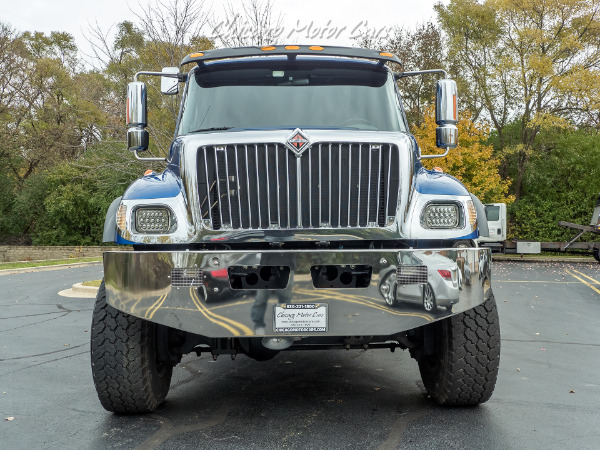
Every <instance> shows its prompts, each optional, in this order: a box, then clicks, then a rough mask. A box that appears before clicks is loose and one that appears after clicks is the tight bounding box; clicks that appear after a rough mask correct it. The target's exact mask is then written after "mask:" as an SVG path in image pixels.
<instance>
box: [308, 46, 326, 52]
mask: <svg viewBox="0 0 600 450" xmlns="http://www.w3.org/2000/svg"><path fill="white" fill-rule="evenodd" d="M308 49H309V50H315V51H320V50H323V47H321V46H320V45H311V46H310V47H308Z"/></svg>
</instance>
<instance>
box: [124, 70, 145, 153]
mask: <svg viewBox="0 0 600 450" xmlns="http://www.w3.org/2000/svg"><path fill="white" fill-rule="evenodd" d="M146 108H147V101H146V85H145V84H144V83H142V82H141V81H133V82H131V83H129V84H128V85H127V110H126V112H125V121H126V122H127V126H128V127H129V129H128V130H127V148H128V149H129V150H131V151H136V150H137V151H144V150H148V140H149V139H148V131H147V130H145V128H146V125H147V124H148V122H147V119H146V118H147V114H146Z"/></svg>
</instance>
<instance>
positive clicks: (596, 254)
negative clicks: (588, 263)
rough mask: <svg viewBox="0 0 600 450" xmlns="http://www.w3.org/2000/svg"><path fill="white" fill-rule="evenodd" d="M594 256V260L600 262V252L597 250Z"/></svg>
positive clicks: (593, 252)
mask: <svg viewBox="0 0 600 450" xmlns="http://www.w3.org/2000/svg"><path fill="white" fill-rule="evenodd" d="M592 255H593V256H594V259H595V260H596V261H598V262H600V250H598V249H597V248H595V249H594V250H592Z"/></svg>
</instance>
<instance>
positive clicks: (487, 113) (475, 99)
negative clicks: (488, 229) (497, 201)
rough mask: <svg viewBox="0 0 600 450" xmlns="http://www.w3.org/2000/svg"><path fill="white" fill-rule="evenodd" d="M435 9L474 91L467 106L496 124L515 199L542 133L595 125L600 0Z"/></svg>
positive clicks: (530, 0)
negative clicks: (513, 132) (512, 129)
mask: <svg viewBox="0 0 600 450" xmlns="http://www.w3.org/2000/svg"><path fill="white" fill-rule="evenodd" d="M436 10H437V13H438V18H439V22H440V26H441V27H442V29H443V30H444V32H445V34H446V35H447V37H448V39H447V40H448V45H449V48H448V55H449V58H450V59H451V60H453V61H456V64H455V67H457V68H459V69H460V76H461V77H462V78H463V79H464V80H466V82H468V83H469V85H471V86H472V87H473V89H474V91H475V95H473V96H468V97H467V100H469V102H470V103H471V104H470V105H468V108H469V109H470V110H471V111H474V112H475V119H478V118H479V116H480V114H481V115H482V116H483V117H485V118H487V119H489V120H490V122H491V123H492V124H493V126H494V128H495V130H496V133H497V136H498V140H499V144H500V145H499V146H500V149H501V150H502V151H506V152H507V153H508V158H507V159H506V160H510V161H512V162H513V163H514V173H515V177H514V193H515V196H516V198H517V199H519V198H520V196H521V194H522V185H523V177H524V175H525V171H526V168H527V164H528V162H529V161H530V159H531V158H532V157H534V156H535V155H536V154H537V152H538V150H539V149H538V148H537V147H536V146H535V139H536V136H537V135H538V134H539V133H540V132H542V131H544V132H547V131H548V130H550V129H552V128H555V127H556V126H564V125H565V124H566V123H569V122H570V123H575V124H579V125H581V126H597V125H599V123H598V110H599V104H598V95H597V86H598V85H599V83H600V72H599V69H600V39H599V38H600V22H599V20H598V18H599V17H600V4H599V3H598V2H595V1H590V0H485V1H483V2H478V1H476V0H452V1H451V2H450V3H449V4H448V5H447V6H444V5H441V4H438V5H437V6H436ZM515 122H518V123H519V124H520V127H519V131H520V136H519V139H518V142H517V143H516V144H514V145H511V146H510V147H508V145H507V140H506V128H507V127H508V126H510V125H511V124H512V123H515ZM507 173H508V167H507V168H506V170H505V174H507Z"/></svg>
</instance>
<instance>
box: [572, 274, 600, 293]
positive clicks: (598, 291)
mask: <svg viewBox="0 0 600 450" xmlns="http://www.w3.org/2000/svg"><path fill="white" fill-rule="evenodd" d="M566 272H567V273H568V274H569V275H571V276H572V277H573V278H576V279H578V280H579V281H581V282H582V283H583V284H585V285H586V286H587V287H589V288H590V289H592V290H594V291H596V292H597V293H598V294H600V290H599V289H598V288H596V287H595V286H592V285H591V284H590V283H588V282H587V281H585V280H584V279H583V278H581V277H580V276H578V275H581V276H583V277H585V278H588V279H589V280H592V281H593V282H594V283H596V284H600V282H598V281H597V280H595V279H594V278H592V277H589V276H587V275H585V274H583V273H581V272H579V271H577V270H574V269H573V271H571V270H569V269H566ZM573 272H575V273H577V274H578V275H575V273H573Z"/></svg>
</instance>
